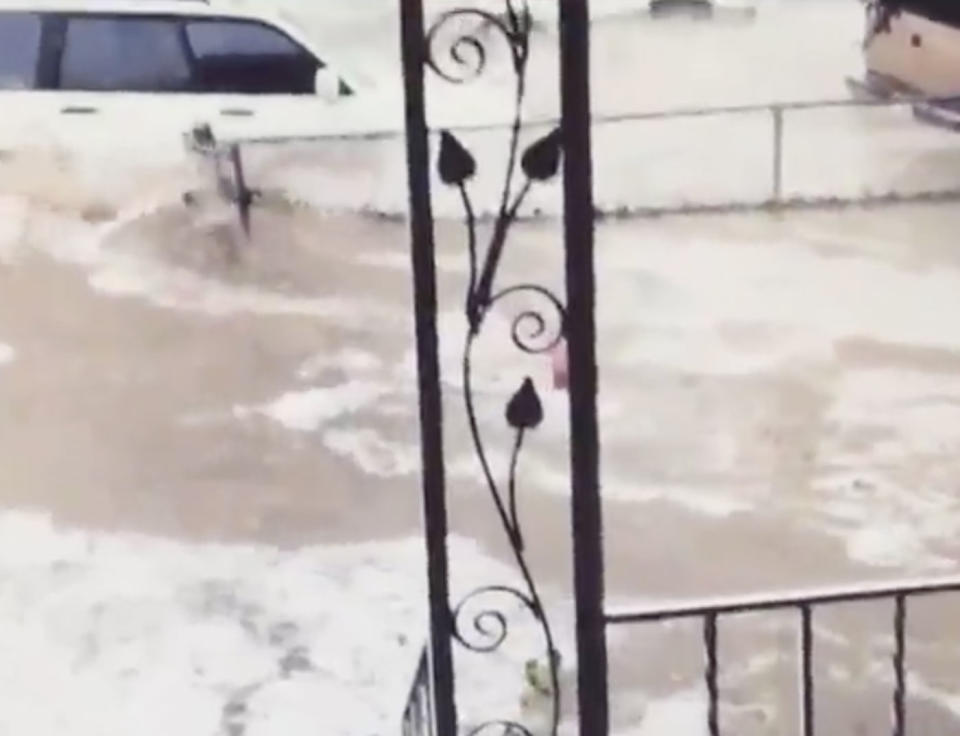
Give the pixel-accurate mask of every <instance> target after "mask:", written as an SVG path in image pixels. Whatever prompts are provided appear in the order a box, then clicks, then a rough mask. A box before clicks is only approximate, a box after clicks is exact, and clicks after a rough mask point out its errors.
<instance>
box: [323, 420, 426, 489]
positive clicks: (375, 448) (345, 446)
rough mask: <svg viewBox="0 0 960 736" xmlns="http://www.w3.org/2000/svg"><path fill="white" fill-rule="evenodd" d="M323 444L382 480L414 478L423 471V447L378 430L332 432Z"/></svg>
mask: <svg viewBox="0 0 960 736" xmlns="http://www.w3.org/2000/svg"><path fill="white" fill-rule="evenodd" d="M323 444H324V445H325V446H326V447H328V448H330V449H331V450H333V451H334V452H335V453H337V454H338V455H341V456H342V457H345V458H348V459H350V460H351V461H352V462H353V463H354V464H355V465H356V466H357V467H359V468H360V469H361V470H362V471H363V472H364V473H366V474H368V475H373V476H376V477H379V478H395V477H399V476H406V475H412V474H414V473H416V472H417V471H418V470H419V469H420V447H419V446H418V445H411V444H405V443H400V442H395V441H392V440H389V439H386V438H385V437H383V436H382V434H381V433H380V432H378V431H377V430H374V429H359V428H351V429H330V430H328V431H326V432H324V435H323Z"/></svg>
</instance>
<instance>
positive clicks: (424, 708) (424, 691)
mask: <svg viewBox="0 0 960 736" xmlns="http://www.w3.org/2000/svg"><path fill="white" fill-rule="evenodd" d="M429 675H430V663H429V657H428V656H427V648H426V646H424V648H423V652H421V654H420V660H419V662H418V663H417V669H416V671H415V672H414V675H413V684H412V685H411V686H410V694H409V695H408V696H407V705H406V707H405V708H404V709H403V720H402V728H401V732H400V733H401V734H402V736H435V733H434V728H433V715H432V714H433V700H432V697H431V693H430V677H429Z"/></svg>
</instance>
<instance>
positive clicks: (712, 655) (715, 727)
mask: <svg viewBox="0 0 960 736" xmlns="http://www.w3.org/2000/svg"><path fill="white" fill-rule="evenodd" d="M956 592H960V577H949V578H939V579H928V580H914V581H906V582H900V583H869V584H861V585H855V586H851V587H844V588H832V589H826V590H813V591H805V592H804V591H801V592H792V593H783V594H759V595H751V596H741V597H736V598H717V599H712V600H700V601H693V602H680V603H676V602H674V603H666V604H662V605H657V606H654V607H650V608H646V609H641V610H634V611H625V612H619V613H611V612H608V613H606V614H605V616H604V621H605V623H606V624H607V625H615V624H639V623H651V622H656V621H660V622H662V621H676V620H680V619H688V618H699V619H702V621H703V647H704V654H705V661H706V666H705V668H704V684H705V687H706V691H707V698H708V700H707V714H706V727H707V732H708V733H709V734H710V736H721V728H720V719H719V711H720V668H719V655H718V652H719V646H718V626H717V624H718V619H719V618H720V617H721V616H735V615H738V614H748V613H758V612H762V611H782V610H795V611H796V612H798V613H799V620H798V625H799V633H800V636H799V642H800V643H799V650H800V656H799V662H800V693H799V712H800V733H802V734H803V736H814V734H815V719H814V706H815V698H814V695H815V691H814V684H815V682H814V680H815V678H814V656H813V655H814V636H813V632H814V629H813V615H814V612H815V610H816V609H817V607H819V606H828V605H837V604H843V603H857V602H863V601H877V600H890V601H892V603H893V616H892V621H893V642H894V650H893V657H892V660H891V661H892V665H893V694H892V720H893V723H892V733H893V736H904V733H905V724H906V699H907V677H906V673H907V667H906V624H907V602H908V600H909V599H910V598H912V597H920V596H928V595H933V594H943V593H956Z"/></svg>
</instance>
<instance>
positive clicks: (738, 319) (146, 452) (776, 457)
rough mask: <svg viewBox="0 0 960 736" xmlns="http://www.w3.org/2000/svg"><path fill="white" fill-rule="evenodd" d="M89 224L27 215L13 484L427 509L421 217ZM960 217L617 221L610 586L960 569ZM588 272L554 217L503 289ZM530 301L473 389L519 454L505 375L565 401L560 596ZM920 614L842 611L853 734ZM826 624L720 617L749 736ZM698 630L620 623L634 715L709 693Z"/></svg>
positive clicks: (528, 474) (373, 534) (260, 532)
mask: <svg viewBox="0 0 960 736" xmlns="http://www.w3.org/2000/svg"><path fill="white" fill-rule="evenodd" d="M64 217H65V216H64V215H63V214H62V213H61V214H55V213H51V212H49V211H46V210H44V209H43V208H40V207H34V208H32V209H30V210H29V211H28V212H27V213H26V214H25V215H24V216H23V224H22V230H21V234H20V236H19V241H18V242H17V244H16V246H17V247H16V248H12V249H8V252H7V254H6V257H5V263H4V265H3V266H2V268H0V342H2V343H4V344H6V345H9V346H10V348H11V349H12V358H11V359H10V360H9V362H7V363H5V364H4V365H3V366H2V367H0V401H2V403H3V405H4V406H5V407H6V411H5V412H4V413H3V416H2V418H0V478H2V481H3V482H2V483H0V503H2V505H3V506H4V507H7V508H31V509H40V510H46V511H49V512H51V513H52V514H53V515H54V517H55V518H56V519H57V520H58V521H60V522H62V523H66V524H70V525H79V526H82V527H85V528H90V529H101V530H106V529H109V530H126V531H129V530H133V531H141V532H146V533H151V534H158V535H164V536H172V537H176V538H180V539H186V540H221V541H228V542H232V541H260V542H266V543H271V544H277V545H280V546H283V547H288V548H296V547H298V546H300V545H305V544H329V543H336V542H353V541H366V540H378V539H386V538H394V537H402V536H407V535H412V534H416V533H418V532H419V529H420V506H419V497H418V477H417V469H418V446H417V441H418V429H417V424H416V417H417V397H416V385H415V380H414V379H415V374H414V359H413V349H414V345H413V337H412V330H411V292H410V274H409V268H408V260H407V259H408V256H407V231H406V225H405V224H404V223H402V222H392V221H387V220H382V219H381V220H377V219H373V218H366V217H361V216H347V215H322V214H320V213H316V212H313V211H311V210H309V209H304V208H292V207H285V206H279V205H270V206H266V207H264V208H262V209H260V210H258V211H257V212H256V214H255V217H254V232H255V236H254V238H253V241H252V242H250V243H243V244H239V245H237V244H236V243H233V244H231V241H230V240H229V238H230V235H229V233H228V232H227V231H226V230H224V229H222V228H221V229H218V228H216V227H213V226H210V225H203V226H201V225H198V224H197V223H198V220H197V219H196V214H195V213H191V212H189V211H187V210H186V209H185V208H183V207H181V206H179V205H177V206H170V207H164V208H161V209H159V210H157V211H155V212H152V213H147V214H144V215H143V216H142V217H140V218H135V219H132V220H130V221H128V222H126V223H125V224H123V225H121V226H117V227H113V228H112V229H110V230H109V231H103V230H97V229H96V227H101V225H97V226H94V225H90V224H88V223H85V224H77V223H76V222H72V223H67V222H66V221H65V220H64ZM104 217H106V215H105V216H104ZM958 218H960V215H957V213H956V212H955V211H953V210H950V209H949V208H946V207H937V206H932V207H922V208H921V207H902V208H890V209H884V210H875V211H871V212H867V211H848V212H841V213H838V212H833V213H804V214H790V215H782V216H779V217H769V218H768V217H758V216H750V217H745V216H729V217H724V218H705V217H704V218H698V219H665V220H660V221H624V222H610V223H601V224H600V225H599V226H598V233H597V235H598V242H597V267H598V272H599V284H600V287H599V295H598V300H599V312H598V321H599V325H600V343H599V360H600V368H601V381H602V388H601V397H600V414H601V425H602V433H603V442H604V449H603V483H604V494H605V521H606V551H607V565H608V589H609V595H610V598H611V601H612V602H614V603H615V602H618V601H634V602H635V601H637V600H644V601H650V600H655V599H657V598H658V597H664V596H669V597H680V596H695V595H704V594H719V593H738V592H749V591H757V590H767V589H787V588H793V587H798V586H808V585H819V584H835V583H843V582H850V581H855V580H863V579H887V578H892V577H901V576H904V575H910V574H919V573H923V574H934V573H936V574H945V573H949V572H951V571H953V570H954V569H956V566H957V560H958V559H960V548H958V546H957V541H956V539H957V535H956V531H957V529H958V528H960V489H958V487H957V482H956V479H957V478H958V477H960V474H958V470H960V467H958V460H957V458H958V457H960V454H958V453H957V449H958V444H960V378H958V372H957V369H958V367H960V323H958V322H957V321H956V320H955V318H954V315H955V314H957V313H958V308H960V254H958V251H957V250H956V248H955V243H954V242H953V237H952V233H954V232H956V226H957V224H958V222H957V220H958ZM98 233H99V234H98ZM104 233H106V234H104ZM438 243H439V251H440V252H439V254H438V264H439V268H440V295H441V311H440V314H439V315H438V324H439V328H440V334H441V340H442V343H443V347H442V352H443V366H444V381H445V390H446V404H445V408H446V418H447V423H446V428H445V429H446V434H447V442H448V468H449V474H450V500H451V515H452V525H453V527H454V529H455V530H456V532H457V533H458V534H461V535H464V536H468V537H472V538H475V539H478V540H480V541H481V542H482V544H483V546H484V547H485V548H486V549H487V550H488V551H489V552H490V553H491V554H493V555H495V556H499V557H502V558H503V559H505V560H508V559H509V558H508V557H507V556H506V549H505V546H504V543H503V538H502V533H501V531H500V530H499V528H498V526H497V521H496V518H495V516H494V513H493V509H492V506H491V505H490V503H489V501H488V499H487V498H486V496H485V491H484V489H483V487H482V486H481V484H480V476H479V474H478V469H477V468H476V466H475V462H474V459H473V457H472V454H471V451H470V447H469V442H468V437H467V434H466V431H465V426H464V416H463V411H462V408H461V396H460V388H461V381H460V378H459V374H458V370H459V368H458V361H459V351H460V350H461V343H462V339H463V329H464V325H463V319H462V314H461V309H460V305H461V301H462V294H463V288H464V283H465V278H466V264H465V260H464V250H463V248H464V241H463V234H462V231H461V229H460V226H459V225H458V224H457V223H455V222H451V221H443V222H440V223H438ZM233 246H237V247H233ZM561 263H562V258H561V239H560V236H559V225H558V223H557V222H556V221H553V220H546V221H543V222H540V223H533V224H523V225H520V226H518V227H517V229H516V231H515V235H514V236H513V240H512V241H511V244H510V249H509V252H508V254H507V258H506V260H505V263H504V270H503V272H502V274H501V276H500V279H501V283H502V284H503V285H507V284H508V283H511V282H514V281H520V280H531V279H536V280H539V281H541V282H543V283H545V284H547V285H551V286H553V287H555V288H558V289H559V288H560V287H561V284H560V274H561ZM525 306H530V304H528V303H526V302H519V303H517V304H515V305H505V306H504V307H503V309H502V310H500V311H499V312H498V313H496V314H494V315H493V316H492V317H491V321H490V323H489V324H488V326H487V328H486V329H487V331H488V334H485V336H484V337H483V339H482V340H481V343H480V346H479V348H478V350H479V352H478V355H477V356H476V358H475V361H476V374H475V382H476V387H477V394H476V400H477V405H478V407H479V415H480V421H481V425H482V427H483V428H484V432H485V433H486V435H487V436H488V437H489V438H491V439H490V441H491V446H492V447H493V451H492V457H493V459H494V462H495V465H496V467H498V468H501V467H502V463H503V461H504V460H505V457H506V455H505V452H506V449H507V447H506V445H505V442H506V441H507V440H508V439H509V438H508V437H507V435H506V433H505V432H504V428H505V425H504V423H503V421H504V420H503V407H504V405H505V402H506V399H507V398H509V396H510V394H511V393H512V391H513V390H514V389H515V388H516V387H517V386H518V385H519V381H520V380H522V378H523V377H524V376H527V375H530V376H532V377H533V378H534V379H535V381H536V382H537V385H538V387H539V389H540V392H541V394H542V397H543V400H544V405H545V408H546V412H547V420H546V422H545V424H544V426H543V427H542V428H541V429H540V430H538V433H537V436H536V437H534V438H533V439H532V440H531V442H530V445H529V449H528V450H527V454H526V455H525V456H524V458H523V460H522V461H521V486H522V490H521V509H520V511H521V514H522V515H523V518H524V520H525V530H526V538H527V540H528V547H529V555H530V558H531V561H532V564H533V566H534V569H535V570H536V571H537V573H538V575H539V576H540V578H541V579H542V580H543V581H544V583H545V585H547V586H548V587H549V588H550V589H551V590H552V591H554V593H551V595H553V596H559V597H560V598H562V597H563V596H565V595H568V593H569V580H570V566H569V559H570V550H569V541H568V539H569V534H568V529H569V517H568V511H567V509H568V498H567V478H566V465H565V463H566V459H565V458H566V454H565V443H566V437H567V431H566V414H565V411H566V409H565V394H564V393H563V392H562V391H560V390H556V389H554V388H553V385H552V374H551V363H550V359H549V357H547V356H535V357H527V356H524V355H523V354H521V353H519V352H518V351H516V350H515V349H514V348H513V347H512V345H511V343H510V340H509V327H510V317H511V314H512V313H516V311H513V310H519V309H520V308H521V307H525ZM548 316H549V315H548ZM957 603H958V601H956V600H955V599H953V598H952V597H947V598H946V599H944V600H942V601H941V602H940V604H939V605H936V606H935V605H933V603H932V602H924V603H921V604H918V605H917V607H916V610H913V611H911V613H912V616H911V628H910V641H909V645H908V651H909V654H910V665H911V678H912V679H911V685H912V686H913V697H912V699H911V701H910V707H909V714H910V719H911V720H910V723H911V724H912V726H913V727H914V728H915V730H913V731H912V732H915V733H928V734H947V733H951V732H953V730H954V729H955V728H956V721H955V720H954V719H955V717H956V716H955V711H956V710H958V708H957V704H956V696H955V695H954V692H953V689H954V686H953V684H952V683H954V682H955V675H956V673H957V672H958V671H960V661H958V660H960V650H958V647H957V645H956V643H955V639H954V638H953V636H952V634H953V633H954V632H953V628H954V627H953V623H954V622H955V620H956V616H955V614H957V613H958V606H957ZM891 621H892V612H891V611H888V610H886V608H885V606H883V605H874V604H869V605H859V606H839V607H834V608H832V609H830V610H827V611H824V612H823V613H822V614H818V616H817V620H816V651H817V667H818V671H819V672H820V675H821V676H820V677H819V678H818V683H820V685H819V686H820V690H819V691H818V704H819V711H818V713H819V715H818V718H821V719H822V721H823V723H824V724H828V723H829V724H830V730H831V732H838V733H839V732H841V730H842V731H843V732H846V733H854V734H861V733H862V734H874V733H883V732H884V728H885V727H886V724H887V723H888V722H889V720H888V719H889V716H888V706H887V704H888V703H889V700H890V689H891V683H892V670H891V668H890V665H889V656H890V652H891V647H892V640H891V625H890V622H891ZM796 632H797V628H796V621H795V620H793V617H791V616H790V615H782V616H781V615H765V616H754V617H745V618H742V619H736V620H731V621H728V622H724V623H722V624H721V655H722V658H723V662H724V667H723V669H722V674H721V679H722V683H723V695H724V702H725V706H724V711H723V716H724V719H725V720H726V722H727V723H728V725H729V728H730V729H731V732H734V733H738V734H741V735H748V734H788V733H792V731H790V730H789V729H790V724H792V723H793V722H794V720H795V719H794V716H795V712H796V711H795V705H794V702H795V699H796V698H795V693H796V670H797V663H796V656H795V655H796ZM700 636H701V634H700V632H699V630H698V628H697V627H696V626H695V625H693V624H691V625H689V626H688V625H686V624H676V625H669V626H651V627H638V628H635V629H631V630H615V631H613V632H612V633H611V642H612V646H611V648H612V653H613V654H612V660H613V670H612V675H613V678H614V683H615V692H616V698H615V702H614V706H615V708H614V712H615V719H616V721H617V723H618V724H620V725H622V726H628V725H630V724H632V723H636V722H637V719H639V718H640V716H641V714H642V713H643V709H644V706H643V705H642V704H640V703H639V701H637V700H636V698H634V697H632V693H634V692H635V691H636V690H637V689H641V690H642V691H643V692H644V693H646V694H647V697H648V698H649V697H653V696H659V695H663V696H667V695H671V694H673V695H674V696H676V694H677V693H680V694H681V695H682V694H683V693H685V692H688V691H689V692H696V691H697V688H699V687H700V682H701V670H702V664H701V658H702V650H701V644H700V641H701V639H700ZM691 697H692V696H691Z"/></svg>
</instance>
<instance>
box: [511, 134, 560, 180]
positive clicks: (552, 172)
mask: <svg viewBox="0 0 960 736" xmlns="http://www.w3.org/2000/svg"><path fill="white" fill-rule="evenodd" d="M560 151H561V145H560V128H557V129H556V130H554V131H553V132H551V133H549V134H548V135H545V136H544V137H543V138H541V139H540V140H538V141H537V142H536V143H534V144H533V145H531V146H530V147H529V148H528V149H527V150H526V151H525V152H524V154H523V158H522V159H521V160H520V165H521V166H522V167H523V173H524V174H526V175H527V177H529V178H530V179H532V180H534V181H548V180H549V179H552V178H553V177H555V176H556V175H557V172H558V171H559V170H560Z"/></svg>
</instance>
